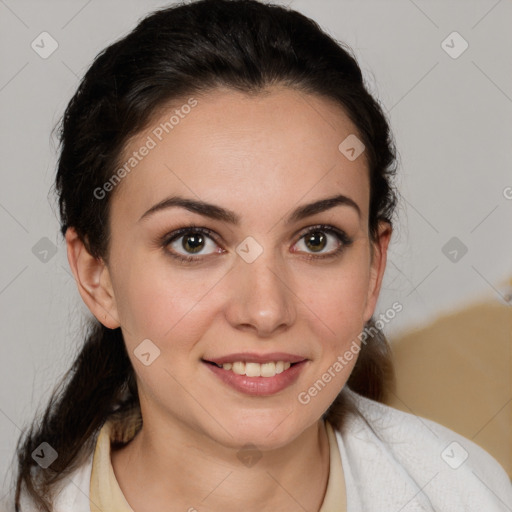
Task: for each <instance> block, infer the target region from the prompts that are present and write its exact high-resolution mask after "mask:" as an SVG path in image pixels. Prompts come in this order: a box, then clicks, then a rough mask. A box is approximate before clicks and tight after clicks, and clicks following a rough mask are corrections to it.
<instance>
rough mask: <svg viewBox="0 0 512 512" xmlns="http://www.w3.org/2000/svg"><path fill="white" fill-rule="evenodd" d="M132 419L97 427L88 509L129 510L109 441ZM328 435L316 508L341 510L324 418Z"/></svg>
mask: <svg viewBox="0 0 512 512" xmlns="http://www.w3.org/2000/svg"><path fill="white" fill-rule="evenodd" d="M137 426H138V425H137V422H136V421H135V419H133V420H132V421H130V419H129V418H128V421H126V420H125V421H124V423H121V422H119V421H117V422H115V421H113V420H111V419H109V420H107V421H106V422H105V424H104V425H103V427H102V428H101V430H100V432H99V435H98V438H97V441H96V448H95V450H94V457H93V463H92V472H91V492H90V506H91V512H103V511H105V510H109V511H112V512H133V509H132V508H131V507H130V505H129V504H128V502H127V501H126V498H125V497H124V495H123V493H122V491H121V488H120V487H119V484H118V483H117V480H116V476H115V474H114V470H113V468H112V462H111V459H110V449H111V446H110V443H111V442H123V443H124V442H127V441H128V440H130V439H131V438H133V437H134V435H135V433H136V431H137ZM325 426H326V430H327V437H328V439H329V454H330V456H329V479H328V482H327V490H326V493H325V496H324V501H323V502H322V506H321V507H320V510H319V512H345V511H346V495H345V492H346V491H345V480H344V475H343V466H342V464H341V457H340V452H339V449H338V443H337V440H336V435H335V433H334V430H333V428H332V426H331V424H330V423H329V422H327V421H326V422H325Z"/></svg>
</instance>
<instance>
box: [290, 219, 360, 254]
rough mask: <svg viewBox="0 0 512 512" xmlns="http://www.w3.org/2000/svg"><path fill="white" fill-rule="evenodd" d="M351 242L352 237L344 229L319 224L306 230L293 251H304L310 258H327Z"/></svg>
mask: <svg viewBox="0 0 512 512" xmlns="http://www.w3.org/2000/svg"><path fill="white" fill-rule="evenodd" d="M351 244H352V239H351V238H349V237H348V236H347V234H346V233H345V232H344V231H342V230H340V229H338V228H335V227H334V226H327V225H323V224H321V225H318V226H312V227H311V228H310V229H309V230H308V231H306V232H305V233H304V234H303V235H302V236H301V237H300V239H299V241H298V242H297V243H296V244H295V246H294V249H293V252H304V253H305V254H306V255H308V256H309V257H310V258H329V257H331V256H332V257H333V256H336V255H339V254H341V252H342V251H343V250H344V249H345V248H346V247H348V246H349V245H351ZM315 253H316V254H315Z"/></svg>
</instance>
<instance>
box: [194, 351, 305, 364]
mask: <svg viewBox="0 0 512 512" xmlns="http://www.w3.org/2000/svg"><path fill="white" fill-rule="evenodd" d="M306 359H307V358H306V357H304V356H298V355H295V354H287V353H285V352H271V353H269V354H256V353H254V352H238V353H236V354H228V355H227V356H222V357H211V358H208V359H206V358H204V360H205V361H209V362H210V363H216V364H224V363H235V362H237V361H242V362H244V363H260V364H263V363H270V362H272V361H284V362H285V363H286V362H289V363H299V362H300V361H305V360H306Z"/></svg>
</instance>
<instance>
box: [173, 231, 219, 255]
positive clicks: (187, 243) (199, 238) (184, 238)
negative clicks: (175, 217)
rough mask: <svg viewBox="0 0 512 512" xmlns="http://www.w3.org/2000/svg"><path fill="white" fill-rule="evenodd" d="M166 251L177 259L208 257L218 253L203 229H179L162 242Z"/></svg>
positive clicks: (216, 246)
mask: <svg viewBox="0 0 512 512" xmlns="http://www.w3.org/2000/svg"><path fill="white" fill-rule="evenodd" d="M164 246H165V247H166V250H167V251H169V253H170V254H171V256H175V257H177V258H181V257H185V258H187V257H188V256H189V255H197V259H200V258H199V257H200V256H208V255H209V254H213V253H215V252H218V245H217V244H216V243H215V241H214V240H213V238H212V235H210V231H206V230H205V229H179V230H177V231H175V232H174V233H172V234H171V237H170V238H168V239H167V241H165V242H164Z"/></svg>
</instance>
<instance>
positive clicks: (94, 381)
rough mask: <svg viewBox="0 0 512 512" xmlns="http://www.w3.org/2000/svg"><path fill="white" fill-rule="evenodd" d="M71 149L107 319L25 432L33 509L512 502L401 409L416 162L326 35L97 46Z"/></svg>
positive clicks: (241, 22)
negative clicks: (405, 278) (398, 268)
mask: <svg viewBox="0 0 512 512" xmlns="http://www.w3.org/2000/svg"><path fill="white" fill-rule="evenodd" d="M61 137H62V147H61V154H60V160H59V167H58V172H57V178H56V189H57V192H58V194H59V200H60V213H61V219H62V233H63V235H64V236H65V239H66V243H67V249H68V259H69V263H70V266H71V269H72V271H73V275H74V277H75V279H76V283H77V286H78V290H79V292H80V294H81V296H82V298H83V300H84V302H85V303H86V305H87V306H88V308H89V309H90V311H91V312H92V314H93V315H94V317H95V320H94V322H93V323H92V324H91V330H90V332H89V333H88V336H87V339H86V341H85V344H84V346H83V348H82V351H81V353H80V354H79V356H78V358H77V360H76V362H75V364H74V366H73V368H72V369H71V371H70V372H69V375H68V377H67V380H66V381H65V382H64V383H63V386H62V390H61V392H60V393H59V394H56V395H55V397H54V399H53V400H52V402H51V403H50V404H49V405H48V408H47V410H46V414H45V416H44V418H43V419H42V420H41V421H40V422H39V423H34V425H33V428H32V430H31V431H30V432H28V433H27V435H26V436H25V437H24V438H22V439H20V442H19V446H18V461H19V468H18V471H19V472H18V479H17V488H16V496H15V502H16V510H23V511H24V510H33V509H34V508H32V507H34V506H36V505H38V506H40V507H41V509H42V510H56V511H58V512H60V511H68V510H73V511H74V512H75V511H77V512H80V511H84V512H85V511H88V510H91V511H98V510H101V511H106V510H109V511H110V510H115V511H135V512H146V511H152V512H158V511H163V510H165V511H169V510H173V511H174V510H176V511H178V510H188V511H195V510H197V511H211V510H223V511H231V510H240V509H244V510H248V511H253V510H258V511H262V510H264V511H267V510H268V511H270V510H272V511H275V510H286V511H293V510H311V511H321V512H327V511H334V510H336V511H339V510H348V511H350V512H355V511H363V510H364V511H380V512H382V511H393V512H397V511H399V510H401V511H413V510H436V511H440V510H443V511H450V512H453V511H475V512H476V511H479V512H480V511H482V510H486V511H501V510H510V508H511V507H512V491H511V489H510V482H509V481H508V478H507V476H506V474H505V472H504V470H503V469H502V468H501V466H500V465H499V464H498V463H497V462H496V461H495V460H494V459H493V458H492V457H491V456H490V455H489V454H487V453H486V452H485V451H484V450H482V449H481V448H479V447H478V446H476V445H475V444H473V443H472V442H471V441H469V440H467V439H465V438H463V437H461V436H459V435H457V434H456V433H454V432H452V431H450V430H448V429H446V428H444V427H442V426H440V425H438V424H436V423H434V422H431V421H428V420H423V419H421V420H420V419H419V418H417V417H415V416H412V415H409V414H405V413H402V412H399V411H397V410H394V409H392V408H390V407H387V406H385V405H383V404H382V403H379V402H382V401H383V400H384V397H385V395H386V392H387V390H388V389H389V387H390V386H391V385H392V364H391V359H390V351H389V347H388V345H387V342H386V340H385V338H384V337H383V335H382V333H381V332H380V331H379V329H378V328H377V327H378V326H376V325H375V322H374V321H373V318H372V315H373V313H374V310H375V304H376V301H377V298H378V296H379V291H380V286H381V282H382V277H383V274H384V270H385V266H386V253H387V248H388V244H389V241H390V237H391V232H392V217H393V213H394V207H395V203H396V193H395V190H394V188H393V183H392V179H393V175H394V172H395V151H394V146H393V143H392V140H391V135H390V133H389V126H388V123H387V121H386V119H385V117H384V115H383V113H382V110H381V108H380V107H379V105H378V104H377V103H376V101H375V100H374V99H373V98H372V97H371V96H370V95H369V93H368V92H367V90H366V89H365V86H364V84H363V81H362V76H361V71H360V69H359V67H358V65H357V63H356V61H355V60H354V58H353V57H352V56H351V55H350V54H349V53H348V51H346V50H345V49H343V48H342V47H341V45H339V44H338V43H336V42H335V41H334V40H332V39H331V38H330V37H329V36H327V35H326V34H325V33H324V32H322V31H321V30H320V28H319V27H318V26H317V25H316V24H315V23H314V22H312V21H311V20H309V19H307V18H305V17H304V16H302V15H300V14H299V13H297V12H294V11H291V10H286V9H285V8H283V7H278V6H271V5H265V4H262V3H259V2H257V1H255V0H236V1H229V0H200V1H197V2H192V3H189V4H186V5H180V6H175V7H170V8H168V9H164V10H161V11H158V12H156V13H154V14H152V15H150V16H148V17H147V18H146V19H144V20H143V21H142V22H141V23H140V24H139V25H138V26H137V27H136V28H135V29H134V30H133V31H132V32H131V33H130V34H128V35H127V36H126V37H125V38H123V39H121V40H120V41H118V42H117V43H115V44H113V45H111V46H110V47H108V48H107V49H106V50H105V51H104V52H102V54H100V55H99V56H98V57H97V59H96V60H95V62H94V63H93V65H92V66H91V68H90V69H89V70H88V72H87V74H86V76H85V77H84V79H83V81H82V83H81V85H80V87H79V89H78V91H77V93H76V94H75V96H74V97H73V99H72V100H71V102H70V104H69V106H68V108H67V110H66V113H65V116H64V119H63V124H62V134H61ZM400 308H401V305H400V303H399V302H398V301H397V302H395V303H394V304H393V307H392V309H393V310H395V311H399V310H400ZM32 502H33V503H32Z"/></svg>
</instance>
